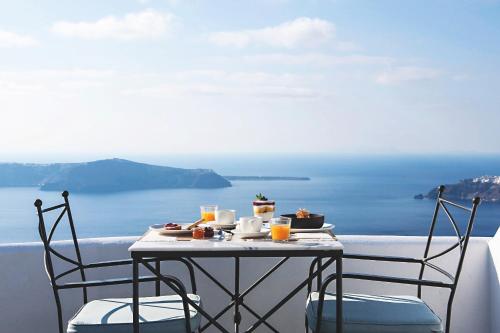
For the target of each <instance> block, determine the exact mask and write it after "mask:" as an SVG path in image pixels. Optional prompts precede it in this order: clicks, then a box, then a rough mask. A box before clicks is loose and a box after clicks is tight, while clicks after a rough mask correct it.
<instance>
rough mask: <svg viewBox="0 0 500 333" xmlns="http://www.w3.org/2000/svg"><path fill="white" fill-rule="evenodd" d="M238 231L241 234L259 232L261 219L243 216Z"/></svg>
mask: <svg viewBox="0 0 500 333" xmlns="http://www.w3.org/2000/svg"><path fill="white" fill-rule="evenodd" d="M239 222H240V226H239V230H240V231H241V232H259V231H260V229H261V228H262V217H257V216H245V217H240V220H239Z"/></svg>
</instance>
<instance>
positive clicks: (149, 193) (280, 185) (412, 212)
mask: <svg viewBox="0 0 500 333" xmlns="http://www.w3.org/2000/svg"><path fill="white" fill-rule="evenodd" d="M112 157H115V156H112ZM117 157H123V156H117ZM127 158H129V159H131V160H134V161H138V162H145V163H151V164H158V165H167V166H175V167H184V168H209V169H213V170H214V171H216V172H217V173H219V174H221V175H227V176H229V175H231V176H297V177H310V181H281V180H278V181H233V182H232V185H233V186H232V187H229V188H221V189H161V190H146V191H129V192H119V193H108V194H88V193H85V194H82V193H70V203H71V208H72V213H73V218H74V221H75V225H76V231H77V234H78V237H79V238H88V237H108V236H131V235H134V236H137V235H141V234H142V233H144V232H145V231H146V230H147V228H148V226H150V225H152V224H157V223H167V222H191V221H195V220H196V219H197V218H198V217H199V214H200V212H199V206H200V205H204V204H216V205H218V206H219V207H220V208H227V209H235V210H236V211H237V215H238V216H249V215H251V214H252V200H253V199H254V197H255V195H256V194H257V193H263V194H265V195H266V196H267V197H268V198H270V199H273V200H275V201H276V209H277V212H276V213H277V214H284V213H293V212H295V211H296V210H298V209H299V208H305V209H308V210H309V211H311V212H313V213H318V214H324V215H325V217H326V222H328V223H331V224H333V225H334V226H335V229H334V232H335V233H336V234H338V235H352V234H356V235H427V234H428V232H429V227H430V223H431V218H432V214H433V210H434V206H435V201H434V200H429V199H424V200H417V199H414V196H415V195H416V194H419V193H424V194H425V193H427V192H428V191H429V190H431V189H432V188H434V187H436V186H438V185H440V184H452V183H456V182H458V181H459V180H461V179H465V178H473V177H477V176H481V175H500V155H468V156H464V155H446V156H438V155H397V156H396V155H390V156H388V155H384V156H380V155H379V156H376V155H370V156H359V155H342V156H340V155H327V154H317V155H314V154H303V155H301V154H293V155H292V154H278V155H276V154H245V155H243V154H232V155H221V154H219V155H212V154H202V155H172V156H127ZM60 161H61V160H57V159H55V160H53V161H52V162H60ZM81 161H84V160H81ZM45 162H47V161H45ZM37 198H39V199H41V200H42V201H43V204H44V206H50V205H55V204H58V203H61V202H62V197H61V194H60V193H59V192H45V191H40V190H39V189H38V188H36V187H17V188H0V243H15V242H32V241H39V235H38V230H37V224H38V219H37V215H36V212H35V207H34V205H33V203H34V201H35V199H37ZM462 204H464V205H469V206H470V205H471V202H462ZM452 213H456V215H455V217H456V219H457V221H458V222H459V224H460V227H461V228H462V230H464V228H465V225H466V222H467V218H468V216H467V215H466V214H464V213H463V212H460V211H456V212H455V211H452ZM56 218H57V216H56V215H55V214H54V215H52V216H49V217H48V219H49V220H52V221H53V220H55V219H56ZM499 226H500V203H498V204H493V203H482V204H481V205H480V207H479V209H478V214H477V218H476V223H475V225H474V229H473V235H474V236H493V235H494V234H495V233H496V231H497V229H498V228H499ZM436 234H438V235H454V230H453V229H452V228H451V225H450V223H449V222H448V221H447V220H446V216H444V215H441V216H439V220H438V224H437V227H436ZM69 237H70V233H69V228H68V226H67V223H65V221H62V222H61V227H60V228H58V230H57V232H56V234H55V237H54V238H55V239H68V238H69Z"/></svg>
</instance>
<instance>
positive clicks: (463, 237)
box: [418, 185, 481, 307]
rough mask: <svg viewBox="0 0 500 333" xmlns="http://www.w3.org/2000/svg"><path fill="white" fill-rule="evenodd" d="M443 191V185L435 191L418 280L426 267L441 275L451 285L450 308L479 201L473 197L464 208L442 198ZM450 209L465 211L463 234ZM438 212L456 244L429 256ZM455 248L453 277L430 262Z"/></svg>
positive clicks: (419, 289)
mask: <svg viewBox="0 0 500 333" xmlns="http://www.w3.org/2000/svg"><path fill="white" fill-rule="evenodd" d="M444 191H445V186H443V185H441V186H439V187H438V189H437V198H436V206H435V209H434V214H433V216H432V224H431V227H430V230H429V237H428V238H427V245H426V247H425V252H424V257H423V259H422V266H421V268H420V274H419V279H422V278H423V275H424V270H425V268H426V267H428V268H430V269H433V270H435V271H437V272H439V273H441V274H442V275H444V276H445V277H447V278H448V279H449V280H450V283H451V287H450V288H451V294H450V299H449V304H450V307H451V302H453V297H454V294H455V290H456V287H457V284H458V279H459V277H460V273H461V271H462V265H463V262H464V258H465V253H466V251H467V245H468V244H469V238H470V236H471V232H472V227H473V225H474V220H475V217H476V211H477V207H478V205H479V203H480V201H481V200H480V198H479V197H475V198H474V199H472V207H465V206H463V205H460V204H458V203H456V202H452V201H450V200H446V199H444V198H443V193H444ZM451 207H454V208H457V209H459V210H462V211H465V212H466V213H467V224H466V229H465V233H463V232H461V230H460V227H459V225H458V224H457V220H456V219H455V217H454V216H453V215H452V213H451V212H450V208H451ZM440 211H442V212H443V213H444V215H445V216H446V220H447V221H448V222H449V223H451V226H452V228H453V230H454V232H455V235H456V237H457V242H456V243H454V244H453V245H452V246H450V247H448V248H447V249H445V250H443V251H440V252H439V253H436V254H432V255H430V248H431V244H432V236H433V235H434V232H435V227H436V224H437V222H438V220H439V219H440V218H439V213H440ZM456 248H458V250H459V258H458V263H457V268H456V271H455V274H454V275H453V274H451V273H449V272H447V271H446V270H444V269H442V268H441V267H439V266H437V265H435V264H433V263H431V262H430V261H432V260H434V259H437V258H439V257H441V256H444V255H446V254H448V253H450V252H451V251H453V250H454V249H456ZM421 296H422V286H421V285H419V286H418V297H421Z"/></svg>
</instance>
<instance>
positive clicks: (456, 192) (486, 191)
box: [415, 176, 500, 203]
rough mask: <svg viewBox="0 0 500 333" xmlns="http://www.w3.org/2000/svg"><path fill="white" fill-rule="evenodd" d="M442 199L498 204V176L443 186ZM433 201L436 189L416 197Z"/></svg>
mask: <svg viewBox="0 0 500 333" xmlns="http://www.w3.org/2000/svg"><path fill="white" fill-rule="evenodd" d="M445 187H446V189H445V192H444V197H445V198H447V199H450V200H471V199H472V198H474V197H480V198H481V200H482V201H483V202H496V203H500V176H482V177H478V178H471V179H464V180H461V181H460V182H458V183H457V184H448V185H445ZM424 197H425V198H429V199H435V198H436V197H437V189H433V190H431V191H429V193H427V194H426V195H422V194H419V195H416V196H415V198H416V199H423V198H424Z"/></svg>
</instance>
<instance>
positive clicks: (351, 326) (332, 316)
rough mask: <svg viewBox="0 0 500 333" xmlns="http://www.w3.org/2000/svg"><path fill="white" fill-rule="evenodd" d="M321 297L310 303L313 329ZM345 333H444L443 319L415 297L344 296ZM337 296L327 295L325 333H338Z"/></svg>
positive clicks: (315, 294) (323, 324)
mask: <svg viewBox="0 0 500 333" xmlns="http://www.w3.org/2000/svg"><path fill="white" fill-rule="evenodd" d="M318 299H319V293H318V292H313V293H311V294H310V295H309V298H308V301H307V308H306V311H307V319H308V322H309V327H310V328H311V329H314V328H315V327H316V322H317V317H318ZM342 304H343V310H344V311H343V312H344V314H343V317H344V332H345V333H362V332H363V333H364V332H370V333H435V332H436V333H437V332H439V333H441V332H443V327H442V324H441V319H440V318H439V317H438V316H437V315H436V314H435V313H434V312H433V311H432V310H431V309H430V308H429V306H428V305H427V304H425V302H424V301H422V300H421V299H419V298H418V297H413V296H373V295H360V294H344V299H343V303H342ZM336 308H337V306H336V296H335V294H328V293H327V294H326V295H325V302H324V303H323V316H322V321H321V332H322V333H326V332H329V333H334V332H336V323H337V318H336Z"/></svg>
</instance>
